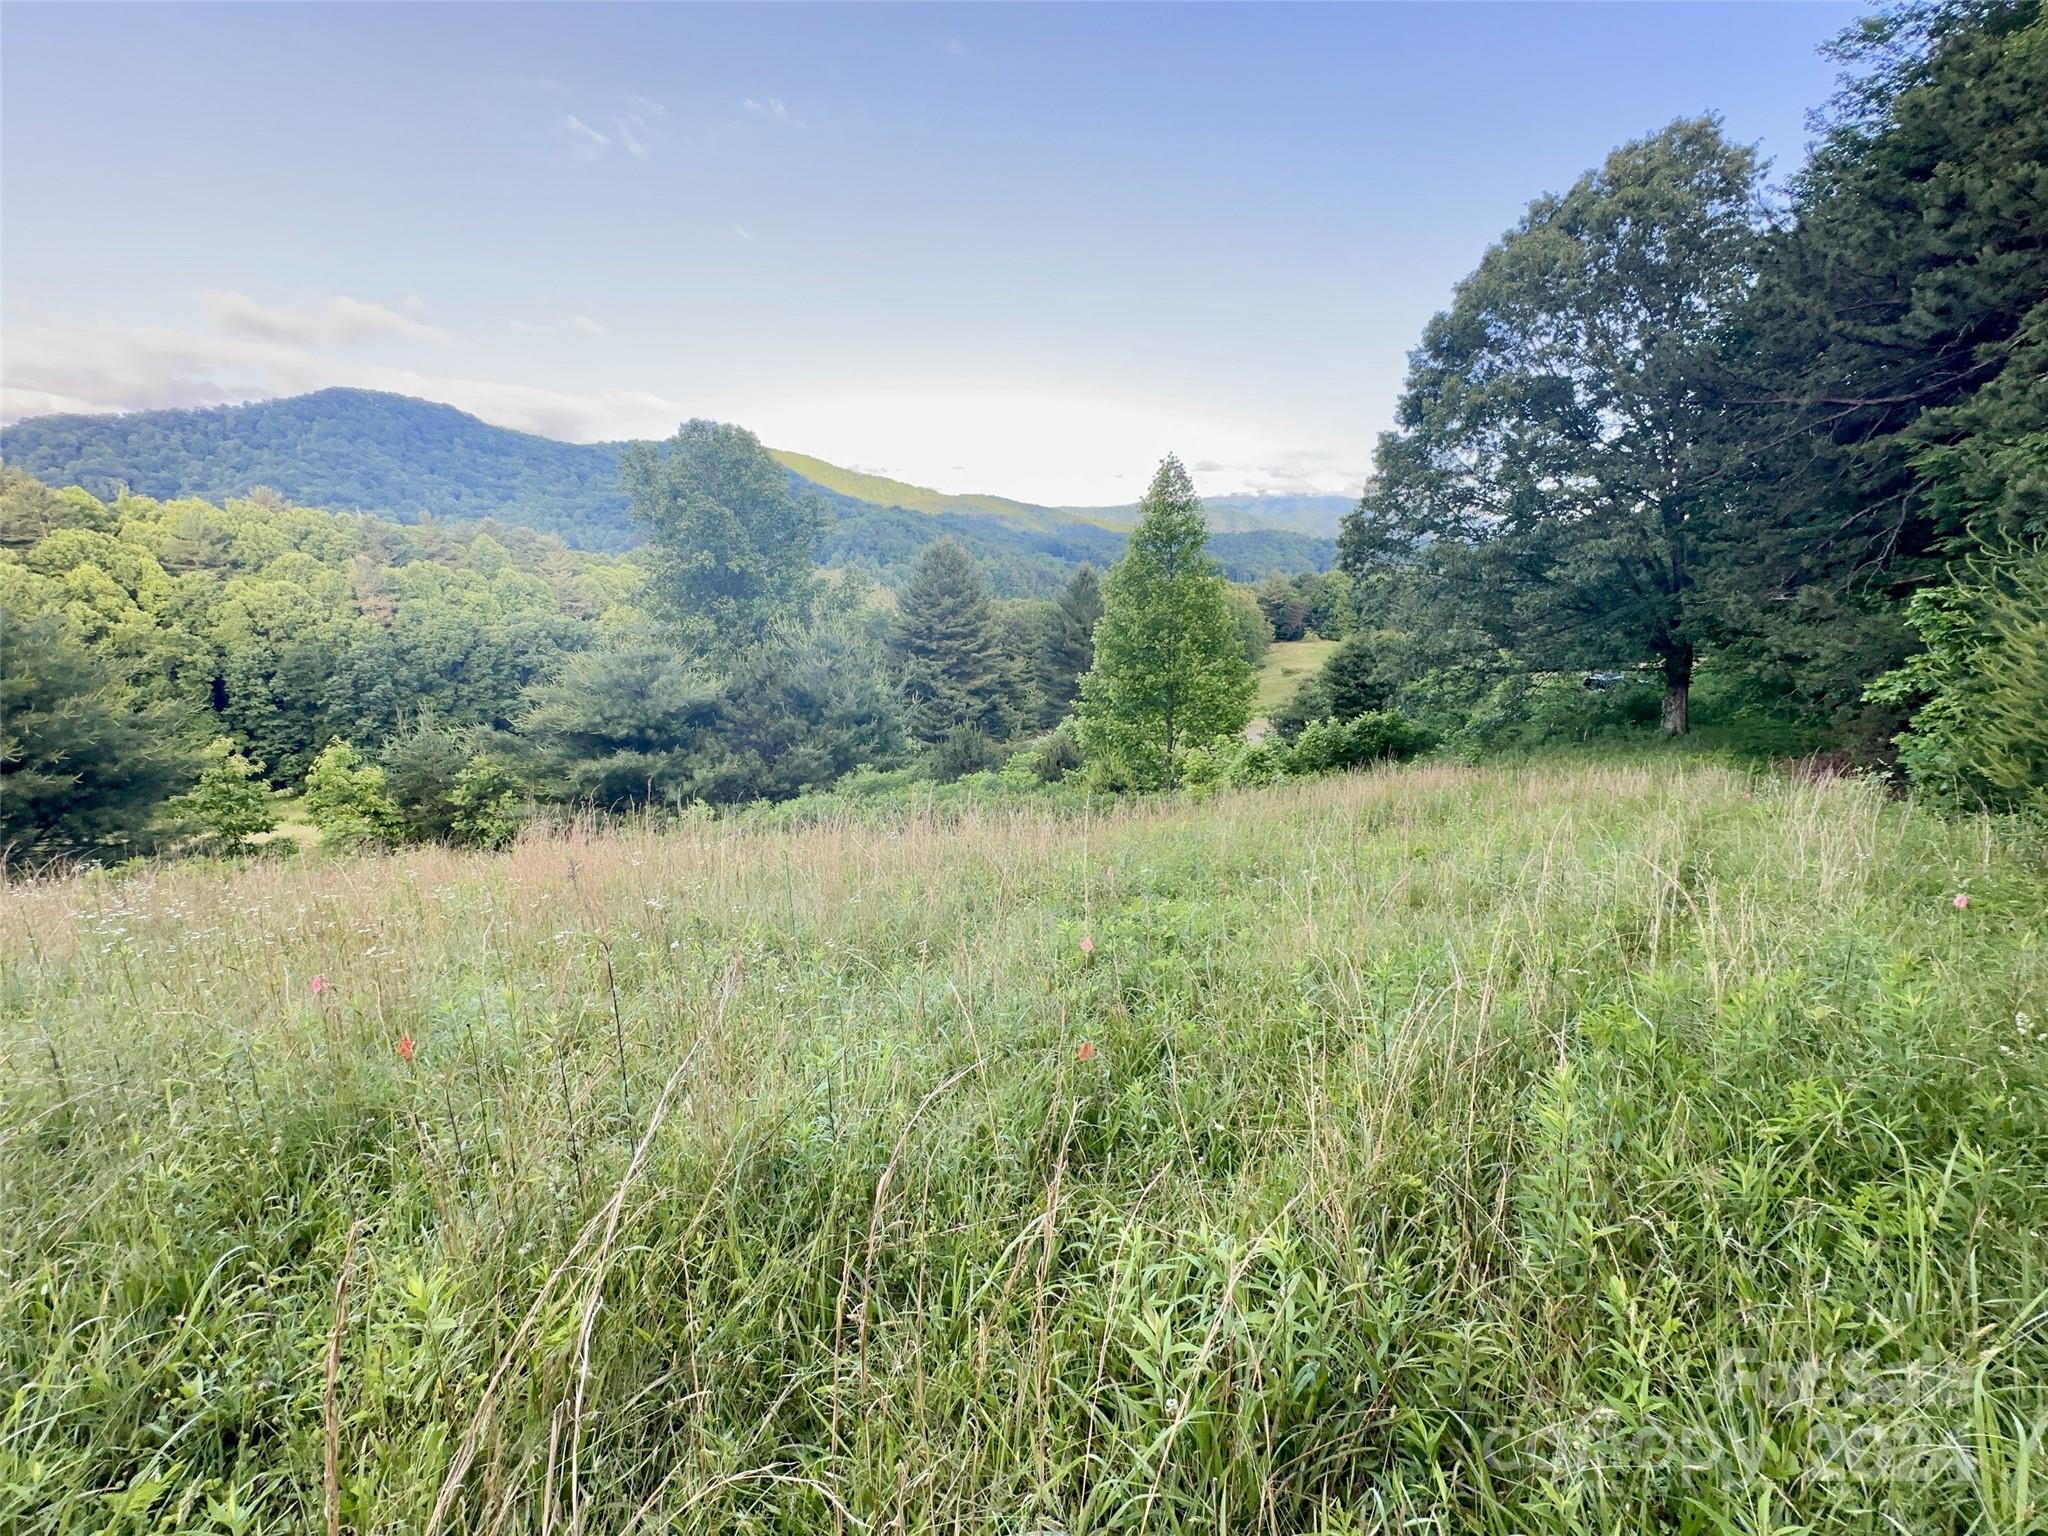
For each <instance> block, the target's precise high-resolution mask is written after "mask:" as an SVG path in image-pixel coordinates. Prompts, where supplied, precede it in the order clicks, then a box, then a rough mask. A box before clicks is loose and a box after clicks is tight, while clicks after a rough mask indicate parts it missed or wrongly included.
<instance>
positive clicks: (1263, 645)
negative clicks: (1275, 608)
mask: <svg viewBox="0 0 2048 1536" xmlns="http://www.w3.org/2000/svg"><path fill="white" fill-rule="evenodd" d="M1223 600H1224V602H1225V603H1226V604H1227V605H1228V606H1229V608H1230V621H1231V623H1233V624H1235V625H1236V626H1237V638H1238V643H1239V644H1240V645H1242V646H1243V647H1244V659H1245V663H1246V665H1248V666H1250V667H1251V668H1252V669H1253V670H1254V671H1256V670H1257V669H1258V667H1259V664H1260V663H1261V662H1263V661H1264V660H1265V659H1266V652H1268V651H1270V650H1271V649H1272V648H1273V626H1272V625H1271V624H1270V623H1268V622H1267V620H1266V612H1265V609H1264V608H1263V607H1261V606H1260V604H1259V600H1258V598H1257V597H1255V596H1254V595H1253V594H1252V591H1251V589H1250V588H1249V587H1241V586H1239V585H1238V584H1237V583H1236V582H1230V583H1228V584H1227V585H1225V587H1224V588H1223Z"/></svg>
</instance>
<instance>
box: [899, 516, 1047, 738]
mask: <svg viewBox="0 0 2048 1536" xmlns="http://www.w3.org/2000/svg"><path fill="white" fill-rule="evenodd" d="M890 650H891V653H892V654H893V655H894V656H895V658H896V661H897V664H898V666H899V667H900V668H901V669H902V674H903V690H904V694H905V696H906V697H907V698H908V700H909V701H910V729H911V734H912V735H914V736H915V737H916V738H917V739H918V740H919V741H922V742H925V743H927V744H929V743H933V742H938V741H942V740H944V739H945V738H946V737H948V736H949V735H951V734H952V733H953V732H954V731H956V730H959V729H961V728H963V727H965V728H967V729H969V730H974V731H979V732H981V733H983V734H984V735H987V736H989V737H992V738H1001V737H1004V736H1007V735H1009V734H1010V732H1011V730H1012V729H1013V728H1014V726H1015V724H1016V696H1017V677H1016V671H1015V668H1014V666H1013V664H1012V662H1011V660H1010V658H1009V656H1008V655H1007V654H1006V653H1005V651H1004V648H1003V642H1002V631H1001V629H1000V627H999V626H998V625H997V623H996V612H995V604H994V603H993V601H992V600H991V599H990V597H989V588H988V581H987V579H986V578H984V577H983V576H982V574H981V567H979V566H978V565H976V564H975V563H974V557H973V556H972V555H970V554H968V553H967V551H966V550H965V549H963V548H961V546H960V545H959V544H958V543H957V542H955V541H954V540H952V539H940V540H939V541H938V542H937V543H936V544H933V545H932V546H930V547H929V548H928V549H926V550H925V552H924V553H923V554H922V555H921V556H919V557H918V562H917V568H916V569H915V570H914V571H913V572H912V573H911V577H910V585H909V586H908V587H906V588H905V589H904V591H903V595H902V597H901V598H900V599H899V600H898V604H897V618H896V629H895V633H894V634H893V635H892V636H891V637H890Z"/></svg>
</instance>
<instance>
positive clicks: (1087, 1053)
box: [1074, 1040, 1095, 1061]
mask: <svg viewBox="0 0 2048 1536" xmlns="http://www.w3.org/2000/svg"><path fill="white" fill-rule="evenodd" d="M1094 1059H1095V1042H1094V1041H1092V1040H1083V1041H1082V1042H1081V1043H1080V1045H1078V1046H1077V1047H1075V1049H1074V1060H1076V1061H1093V1060H1094Z"/></svg>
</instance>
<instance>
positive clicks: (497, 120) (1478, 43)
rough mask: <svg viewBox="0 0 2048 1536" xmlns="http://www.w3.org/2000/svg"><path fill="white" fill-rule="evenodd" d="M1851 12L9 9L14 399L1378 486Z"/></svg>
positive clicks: (1002, 473)
mask: <svg viewBox="0 0 2048 1536" xmlns="http://www.w3.org/2000/svg"><path fill="white" fill-rule="evenodd" d="M1856 14H1857V11H1856V8H1855V7H1853V6H1850V5H1836V4H1825V5H1823V4H1748V5H1734V4H1722V5H1690V4H1662V5H1651V4H1619V3H1617V4H1599V5H1590V4H1589V5H1549V4H1533V3H1532V4H1511V5H1489V4H1455V5H1454V4H1444V5H1435V6H1420V5H1364V6H1334V5H1330V6H1291V5H1289V6H1283V5H1264V6H1227V5H1206V6H1167V5H1144V6H1107V5H1104V6H1074V7H1070V6H1053V5H1033V6H1022V5H1014V6H1013V5H974V6H912V5H900V6H856V5H844V6H832V7H823V8H814V7H810V6H799V5H763V6H752V7H745V8H727V7H718V6H657V5H635V6H609V5H584V6H566V5H523V6H511V7H500V6H494V5H437V6H426V5H377V6H371V5H329V6H322V5H292V6H274V7H264V6H250V5H218V6H185V5H152V6H143V7H132V8H131V7H126V6H58V5H22V4H9V5H8V6H7V7H6V9H5V15H4V22H0V33H4V52H0V71H4V79H0V85H4V107H0V113H4V123H0V127H4V140H0V180H4V186H5V201H4V204H0V326H4V331H0V343H4V351H0V384H4V386H5V401H4V411H5V414H6V416H7V417H8V418H10V419H12V418H15V417H19V416H22V415H30V414H37V413H40V412H43V411H49V410H78V409H96V410H113V409H134V408H141V407H148V406H159V405H193V404H207V403H212V402H215V401H221V400H235V399H247V398H252V397H257V396H262V395H270V394H290V393H296V392H299V391H302V390H305V389H312V388H318V387H321V386H323V385H328V384H354V385H361V386H365V387H371V388H385V389H398V390H402V391H405V392H407V393H412V394H418V395H423V396H427V397H429V398H433V399H439V400H446V401H449V402H451V403H453V404H455V405H459V406H461V407H463V408H464V409H467V410H471V411H474V412H476V413H477V414H478V415H480V416H483V417H485V418H486V419H488V420H492V421H497V422H501V423H504V424H506V425H510V426H517V427H522V428H526V429H529V430H535V431H542V432H546V433H549V434H550V435H553V436H559V437H570V438H578V439H594V438H603V437H616V436H626V435H633V436H641V435H655V434H660V433H665V432H667V431H669V430H672V429H673V427H674V425H675V423H676V422H677V421H678V420H679V419H681V418H682V417H685V416H691V415H710V416H717V417H720V418H723V419H727V420H736V421H741V422H744V423H746V424H747V425H749V426H751V427H753V428H754V429H755V430H756V431H758V432H759V433H760V434H761V435H762V437H763V438H764V439H765V440H766V441H768V442H769V443H771V444H773V445H775V446H778V447H787V448H794V449H798V450H801V451H804V452H809V453H815V454H818V455H820V456H822V457H825V458H829V459H833V460H835V461H836V462H840V463H846V464H852V465H856V466H859V467H861V468H864V469H869V470H874V471H878V472H882V473H888V474H894V475H898V476H901V477H903V478H906V479H910V480H913V481H917V482H919V483H923V484H932V485H937V486H940V487H942V488H944V489H947V490H956V491H965V490H985V491H997V492H1003V493H1006V494H1010V495H1015V496H1021V497H1026V498H1029V499H1033V500H1040V501H1051V502H1062V503H1077V502H1109V501H1120V500H1126V499H1128V498H1130V497H1131V496H1133V495H1135V493H1136V492H1137V490H1139V489H1141V488H1142V486H1143V483H1144V481H1145V480H1146V478H1148V476H1149V473H1150V470H1151V467H1152V465H1153V464H1154V463H1155V462H1156V461H1157V459H1158V457H1159V456H1160V455H1161V454H1162V453H1164V452H1166V451H1168V450H1172V451H1175V452H1178V453H1179V454H1180V455H1181V456H1182V458H1183V459H1185V460H1186V461H1187V462H1188V463H1189V464H1190V465H1191V466H1192V467H1194V468H1195V469H1196V476H1197V480H1198V482H1199V483H1200V484H1201V487H1202V489H1203V490H1205V491H1210V492H1225V491H1234V490H1245V489H1276V490H1277V489H1293V490H1310V489H1313V490H1324V491H1339V492H1345V493H1355V492H1356V491H1357V489H1358V486H1359V484H1360V482H1361V481H1362V480H1363V478H1364V476H1365V474H1366V473H1367V471H1368V468H1369V465H1370V459H1371V449H1372V443H1373V440H1374V438H1375V437H1376V436H1377V435H1378V433H1379V432H1380V431H1382V430H1383V429H1384V428H1385V427H1386V426H1387V425H1389V423H1390V420H1391V415H1392V409H1393V403H1394V400H1395V398H1396V395H1397V393H1398V391H1399V387H1400V383H1401V376H1402V372H1403V369H1404V366H1405V353H1406V351H1407V349H1408V348H1409V347H1410V346H1412V345H1413V344H1414V342H1415V340H1416V338H1417V336H1418V334H1419V333H1420V330H1421V327H1422V325H1423V323H1424V321H1425V320H1427V318H1428V317H1429V315H1430V314H1431V313H1432V312H1433V311H1435V310H1437V309H1439V308H1441V307H1442V306H1443V305H1444V304H1445V302H1446V301H1447V300H1448V298H1449V296H1450V292H1451V287H1452V285H1453V284H1454V283H1455V282H1456V281H1457V280H1458V278H1460V277H1461V276H1463V275H1464V274H1465V273H1466V272H1468V271H1469V270H1470V269H1471V268H1472V266H1473V265H1474V263H1475V262H1476V261H1477V260H1478V258H1479V256H1480V255H1481V253H1482V252H1483V251H1484V250H1485V248H1486V247H1487V245H1488V244H1489V243H1491V242H1492V241H1493V240H1495V239H1497V238H1498V237H1499V235H1500V234H1501V233H1502V232H1503V231H1504V230H1505V229H1506V228H1507V227H1508V226H1509V225H1510V224H1512V223H1513V222H1514V220H1515V219H1516V217H1517V216H1518V215H1519V214H1520V212H1521V210H1522V208H1523V207H1524V205H1525V204H1526V203H1527V202H1528V201H1529V199H1530V198H1532V197H1534V196H1536V195H1538V194H1539V193H1542V192H1544V191H1548V190H1557V189H1561V188H1563V187H1565V186H1566V185H1568V184H1569V183H1570V182H1571V181H1572V179H1573V178H1574V177H1575V176H1577V175H1578V174H1579V173H1580V172H1581V171H1583V170H1584V169H1586V168H1587V167H1589V166H1591V165H1593V164H1595V163H1597V162H1598V160H1599V159H1600V157H1601V156H1602V155H1603V154H1604V153H1605V152H1606V151H1607V150H1608V149H1610V148H1611V147H1613V146H1614V145H1615V144H1617V143H1619V142H1621V141H1623V140H1625V139H1628V138H1631V137H1634V136H1637V135H1640V134H1642V133H1645V132H1648V131H1651V130H1653V129H1655V128H1656V127H1658V126H1660V125H1661V124H1663V123H1665V122H1667V121H1669V120H1670V119H1671V118H1673V117H1676V116H1679V115H1684V114H1691V113H1697V112H1700V111H1704V110H1708V109H1712V110H1716V111H1719V112H1720V113H1722V114H1723V116H1724V117H1725V119H1726V122H1727V125H1728V128H1729V131H1730V132H1731V133H1732V134H1733V135H1735V136H1736V137H1738V138H1741V139H1744V140H1749V141H1757V142H1761V144H1762V145H1763V148H1764V150H1765V152H1766V154H1768V155H1769V156H1771V158H1772V159H1773V160H1774V162H1775V165H1776V174H1777V175H1778V176H1780V177H1782V176H1783V175H1785V174H1788V173H1789V172H1790V171H1791V170H1792V169H1794V168H1795V167H1796V166H1797V164H1798V162H1799V160H1800V159H1801V157H1802V155H1803V153H1804V148H1805V144H1806V140H1807V129H1806V114H1807V113H1808V111H1809V110H1810V109H1811V108H1813V107H1815V106H1817V105H1819V104H1820V103H1821V102H1822V101H1823V100H1824V99H1825V97H1826V96H1827V95H1828V93H1829V91H1830V90H1831V89H1832V82H1833V75H1834V67H1833V66H1832V65H1831V64H1830V63H1829V62H1828V61H1826V60H1824V59H1822V58H1820V57H1819V56H1818V55H1817V54H1816V52H1815V50H1816V47H1817V46H1818V45H1819V44H1820V43H1821V42H1823V41H1824V40H1826V39H1827V38H1829V37H1831V36H1833V35H1834V34H1835V33H1837V32H1838V31H1840V30H1841V28H1842V27H1844V26H1845V25H1847V24H1848V23H1849V22H1850V21H1851V20H1852V19H1853V17H1854V16H1855V15H1856Z"/></svg>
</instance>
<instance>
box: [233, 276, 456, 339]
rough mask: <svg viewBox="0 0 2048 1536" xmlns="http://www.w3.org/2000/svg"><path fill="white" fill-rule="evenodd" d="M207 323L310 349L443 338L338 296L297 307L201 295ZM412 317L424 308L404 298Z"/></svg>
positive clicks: (414, 298) (370, 303) (431, 328)
mask: <svg viewBox="0 0 2048 1536" xmlns="http://www.w3.org/2000/svg"><path fill="white" fill-rule="evenodd" d="M200 298H201V300H202V301H203V302H204V303H205V305H206V314H207V318H208V319H209V320H210V321H212V323H213V325H214V326H215V328H216V329H219V330H222V331H226V332H228V333H229V334H230V335H234V336H241V337H246V338H247V339H249V340H251V341H265V342H279V343H290V344H294V345H299V346H310V345H312V344H313V343H316V342H322V341H343V342H346V341H360V340H362V339H363V338H364V337H366V336H408V337H411V338H412V339H414V340H416V341H433V342H444V341H446V340H447V339H448V333H447V332H446V331H444V330H442V329H441V328H440V327H439V326H435V325H428V324H427V323H426V322H425V321H423V320H419V319H416V318H415V317H414V315H405V314H400V313H399V312H398V311H397V310H395V309H392V308H391V307H389V306H388V305H384V304H379V303H377V302H376V301H374V300H372V299H359V298H355V297H354V296H352V295H350V294H345V293H337V294H335V295H334V296H333V297H331V298H327V299H322V300H320V301H319V302H318V303H315V304H311V305H306V306H302V307H299V308H286V307H282V306H274V305H268V304H262V303H259V302H258V301H257V300H255V299H252V298H250V297H249V296H248V295H247V294H244V293H229V292H221V291H218V290H215V291H211V292H208V293H203V294H201V295H200ZM405 302H406V304H407V307H408V308H410V309H413V310H414V311H415V314H416V313H417V312H418V311H419V310H420V309H422V308H423V307H424V306H422V305H420V304H419V302H418V295H417V294H413V295H408V297H407V300H406V301H405Z"/></svg>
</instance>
